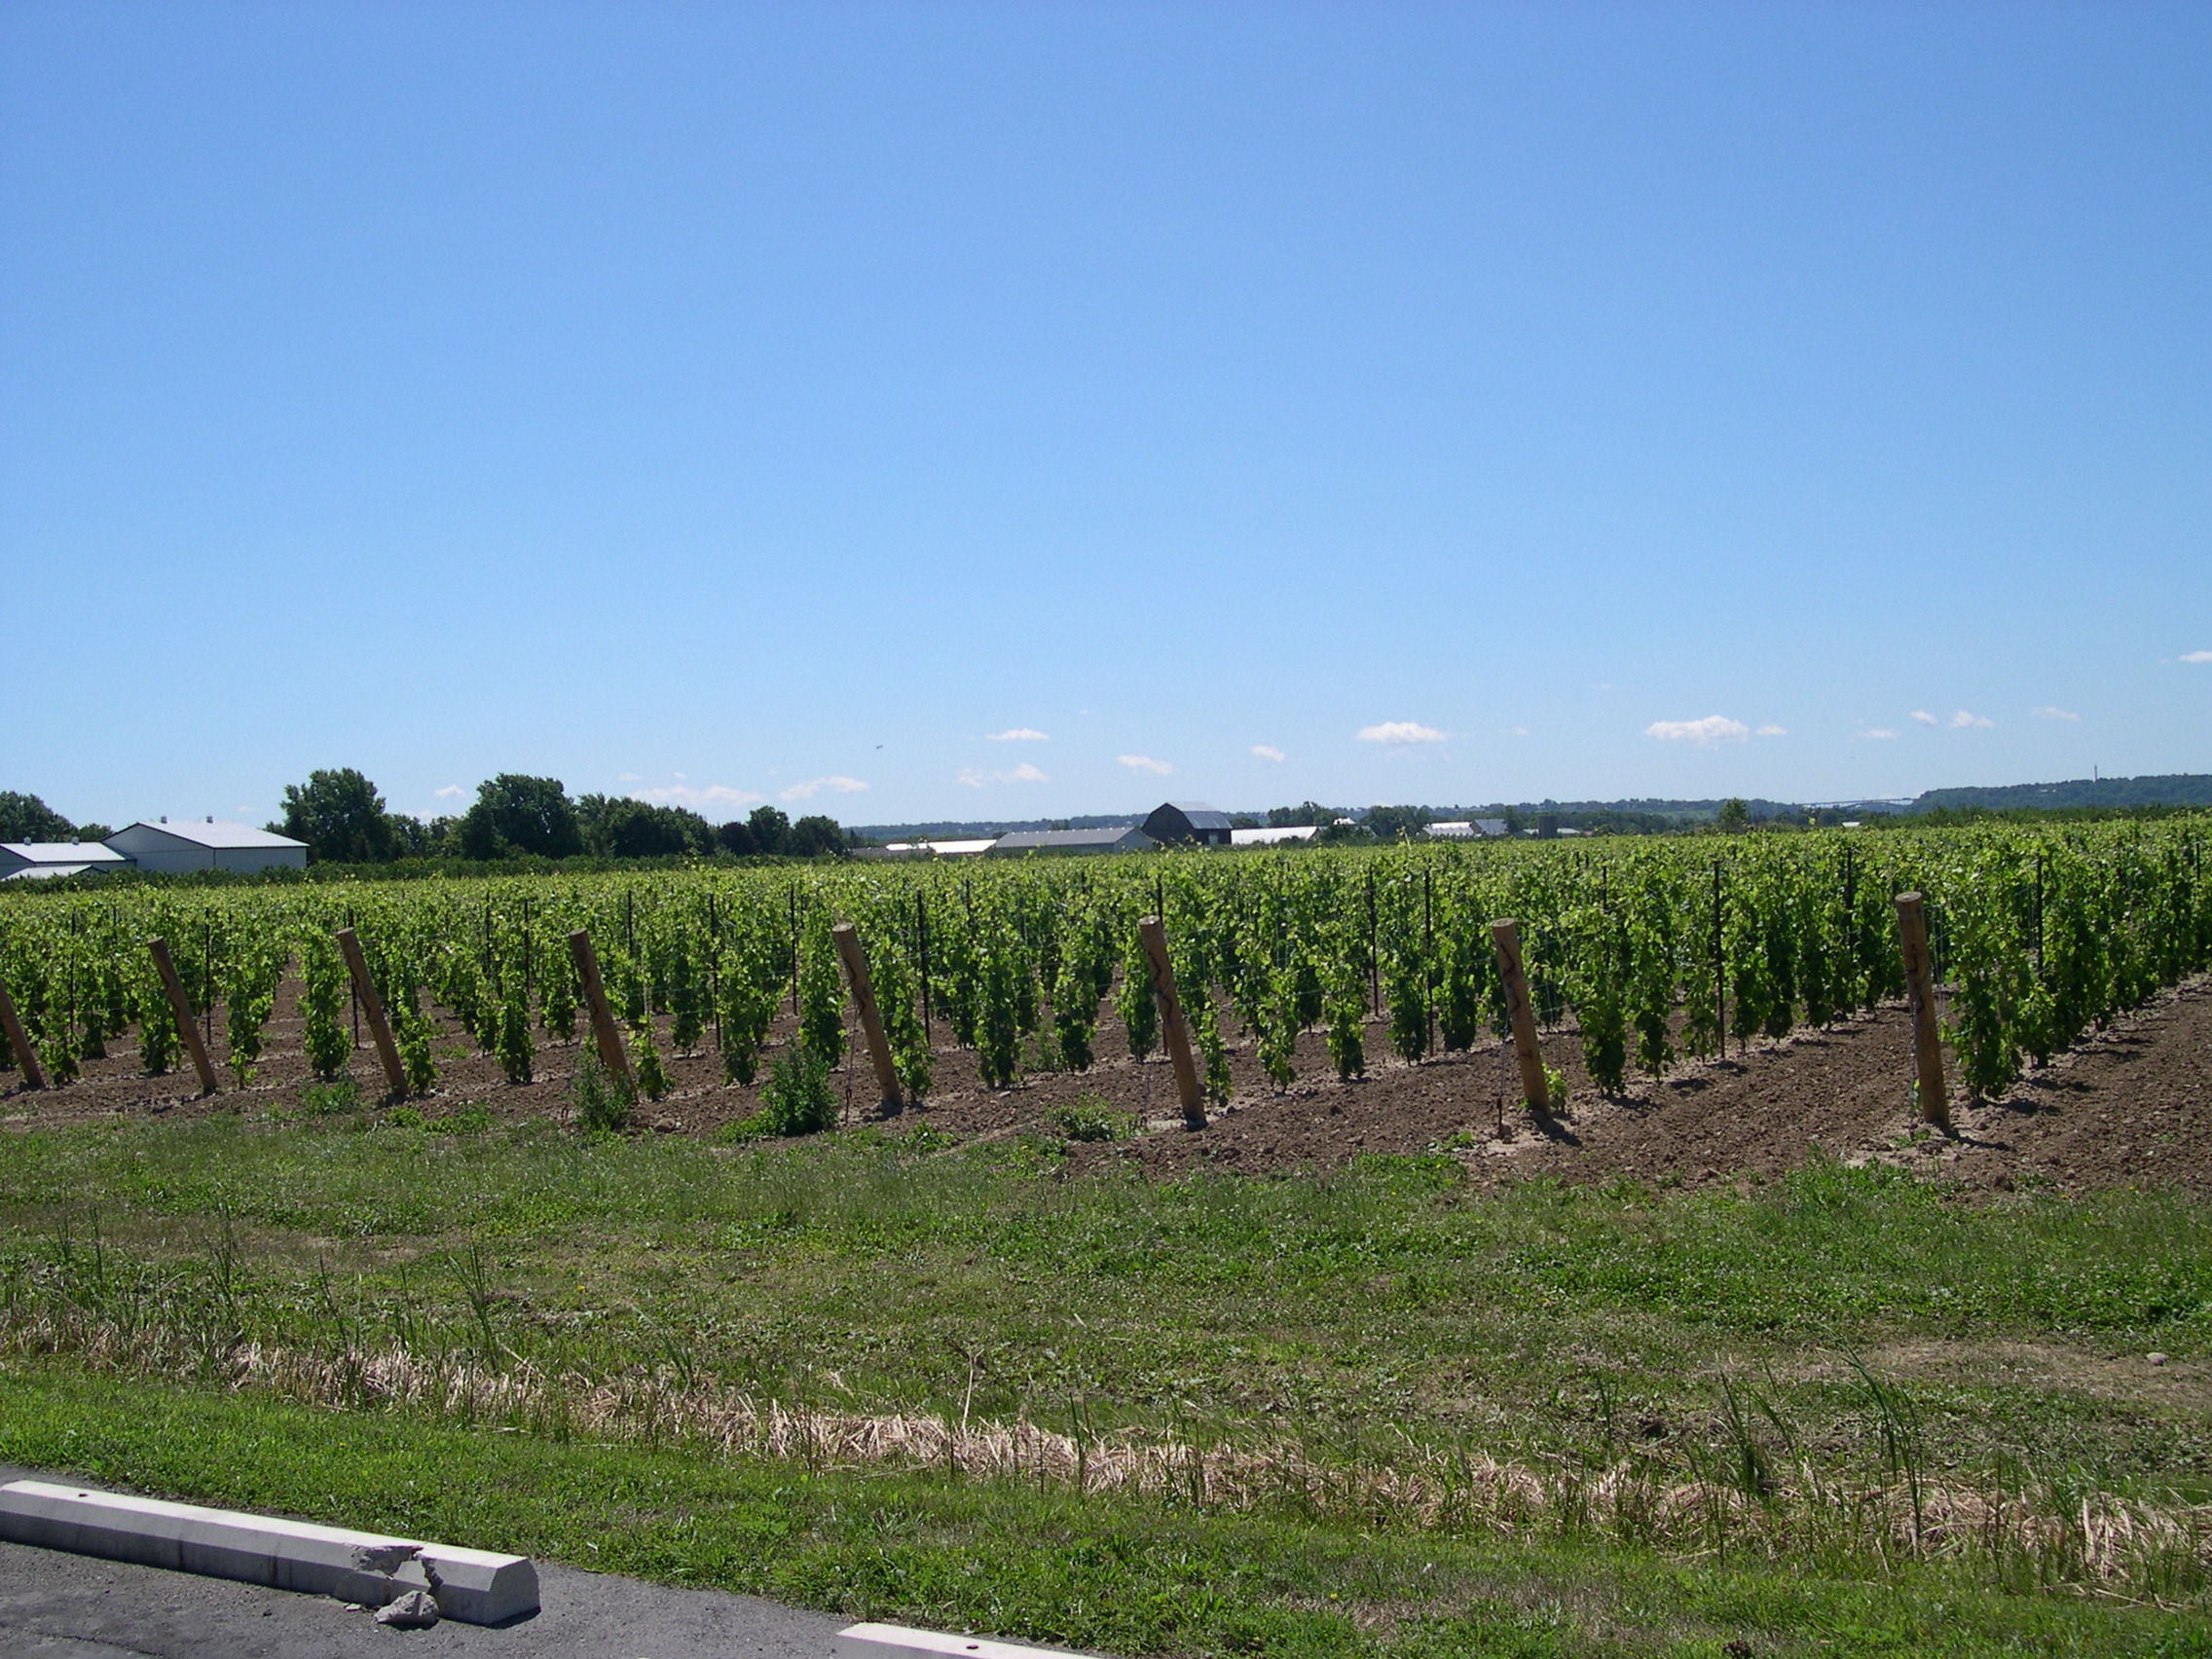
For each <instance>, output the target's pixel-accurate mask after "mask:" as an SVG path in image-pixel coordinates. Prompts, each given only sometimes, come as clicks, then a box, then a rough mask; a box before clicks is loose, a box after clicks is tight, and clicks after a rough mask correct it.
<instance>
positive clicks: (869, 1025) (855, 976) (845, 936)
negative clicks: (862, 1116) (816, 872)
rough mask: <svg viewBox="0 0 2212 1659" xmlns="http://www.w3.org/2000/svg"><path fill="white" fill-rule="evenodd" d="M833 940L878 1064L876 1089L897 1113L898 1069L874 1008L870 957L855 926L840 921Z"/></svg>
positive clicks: (898, 1098)
mask: <svg viewBox="0 0 2212 1659" xmlns="http://www.w3.org/2000/svg"><path fill="white" fill-rule="evenodd" d="M830 938H831V939H833V940H836V941H837V959H838V960H839V961H841V962H842V963H844V965H845V983H846V984H848V985H850V986H851V987H852V992H853V1001H854V1002H855V1003H857V1004H858V1005H859V1006H860V1011H861V1029H862V1030H863V1031H865V1032H866V1033H867V1052H868V1058H869V1059H871V1060H873V1061H874V1062H875V1084H876V1087H877V1088H880V1089H882V1090H883V1103H884V1105H886V1106H888V1107H890V1108H892V1110H894V1111H896V1110H898V1108H899V1106H900V1105H901V1100H900V1095H899V1068H898V1067H897V1066H895V1065H893V1064H892V1063H891V1039H890V1038H888V1037H886V1036H885V1035H884V1034H883V1015H882V1014H881V1013H880V1012H878V1010H877V1009H876V1006H875V987H874V985H873V984H871V983H870V982H869V981H868V977H867V958H866V956H864V955H862V954H861V936H860V935H859V934H857V933H855V932H854V931H853V924H852V923H850V922H839V923H838V924H837V925H836V926H835V927H833V928H831V929H830Z"/></svg>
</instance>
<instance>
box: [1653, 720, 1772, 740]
mask: <svg viewBox="0 0 2212 1659" xmlns="http://www.w3.org/2000/svg"><path fill="white" fill-rule="evenodd" d="M1643 735H1644V736H1645V737H1656V738H1658V739H1659V740H1660V741H1661V742H1664V743H1698V744H1706V743H1741V742H1743V741H1744V739H1746V738H1747V737H1749V736H1751V727H1750V726H1748V725H1746V724H1745V723H1744V722H1743V721H1742V720H1732V719H1729V718H1728V717H1727V716H1726V715H1708V716H1706V717H1705V719H1702V720H1653V721H1652V722H1651V723H1650V724H1649V725H1647V726H1645V727H1644V728H1643Z"/></svg>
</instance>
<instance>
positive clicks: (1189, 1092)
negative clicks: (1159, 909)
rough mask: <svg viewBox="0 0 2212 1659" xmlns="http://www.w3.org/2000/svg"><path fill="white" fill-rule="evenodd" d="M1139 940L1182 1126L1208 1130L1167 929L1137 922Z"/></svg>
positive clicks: (1147, 920)
mask: <svg viewBox="0 0 2212 1659" xmlns="http://www.w3.org/2000/svg"><path fill="white" fill-rule="evenodd" d="M1137 937H1138V938H1139V939H1140V940H1143V941H1144V957H1145V961H1146V962H1147V963H1149V964H1150V965H1151V967H1152V994H1153V995H1154V996H1156V997H1158V998H1159V999H1160V1023H1161V1028H1162V1029H1163V1030H1164V1031H1165V1033H1166V1036H1167V1057H1168V1059H1169V1060H1170V1061H1172V1062H1173V1064H1174V1067H1175V1092H1176V1093H1177V1094H1178V1095H1180V1096H1181V1097H1182V1101H1183V1126H1184V1127H1185V1128H1191V1129H1202V1128H1204V1127H1205V1126H1206V1097H1205V1091H1204V1090H1203V1089H1201V1088H1199V1087H1198V1067H1197V1066H1195V1065H1193V1064H1192V1063H1191V1034H1190V1032H1189V1031H1188V1030H1187V1029H1186V1028H1185V1027H1184V1024H1183V1004H1182V1002H1181V1001H1180V1000H1179V999H1178V998H1177V997H1176V995H1175V969H1174V967H1173V965H1172V964H1170V963H1169V962H1168V960H1167V928H1166V925H1165V924H1164V923H1162V922H1161V919H1160V918H1159V917H1158V916H1145V917H1142V918H1140V919H1139V920H1138V922H1137Z"/></svg>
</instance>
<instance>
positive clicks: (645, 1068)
mask: <svg viewBox="0 0 2212 1659" xmlns="http://www.w3.org/2000/svg"><path fill="white" fill-rule="evenodd" d="M630 1070H631V1072H632V1073H633V1074H634V1075H635V1076H636V1077H637V1080H638V1092H639V1093H641V1094H643V1095H644V1096H645V1098H646V1099H647V1100H659V1099H661V1098H663V1097H664V1096H665V1095H666V1094H667V1093H668V1089H669V1082H668V1068H667V1067H666V1066H664V1065H662V1064H661V1059H660V1045H659V1044H657V1043H655V1042H654V1041H653V1028H652V1027H651V1026H650V1025H649V1024H647V1025H642V1026H640V1027H639V1028H638V1029H637V1030H635V1031H633V1032H632V1033H630Z"/></svg>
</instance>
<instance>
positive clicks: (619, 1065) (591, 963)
mask: <svg viewBox="0 0 2212 1659" xmlns="http://www.w3.org/2000/svg"><path fill="white" fill-rule="evenodd" d="M569 955H570V956H571V957H572V958H573V959H574V961H575V964H576V979H577V981H578V982H579V983H580V984H581V985H582V986H583V990H584V1007H586V1008H587V1009H589V1010H590V1011H591V1034H592V1035H593V1036H594V1037H596V1038H597V1039H598V1040H599V1063H600V1064H601V1065H603V1066H605V1067H606V1068H607V1069H608V1071H610V1072H612V1073H613V1074H614V1075H615V1076H616V1077H618V1078H620V1079H621V1080H622V1081H623V1082H624V1083H627V1084H629V1085H631V1086H632V1087H633V1088H635V1087H636V1086H637V1081H638V1080H637V1079H636V1078H635V1077H633V1076H631V1075H630V1051H629V1049H628V1048H627V1047H625V1046H624V1044H623V1042H622V1033H621V1031H620V1030H619V1029H617V1028H616V1026H615V1024H614V1011H613V1010H612V1009H610V1008H608V1006H607V986H606V985H605V984H603V983H602V982H601V981H600V977H599V958H598V957H596V956H594V955H593V954H592V952H591V935H589V934H588V933H585V932H584V931H583V930H582V929H581V928H578V929H577V930H576V931H575V932H574V933H572V934H571V935H570V936H569Z"/></svg>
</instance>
